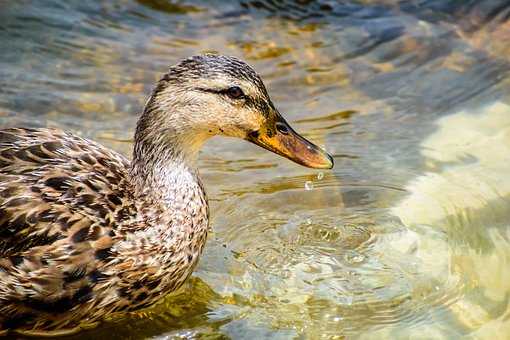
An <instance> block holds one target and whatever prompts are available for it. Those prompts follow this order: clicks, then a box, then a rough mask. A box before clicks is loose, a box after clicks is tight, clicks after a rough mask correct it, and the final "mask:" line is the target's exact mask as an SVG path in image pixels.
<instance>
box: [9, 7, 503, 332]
mask: <svg viewBox="0 0 510 340" xmlns="http://www.w3.org/2000/svg"><path fill="white" fill-rule="evenodd" d="M509 18H510V5H509V4H508V2H507V1H454V0H450V1H447V0H444V1H440V0H414V1H411V0H409V1H398V0H386V1H370V0H364V1H353V0H351V1H344V2H341V3H340V2H334V1H326V0H323V1H297V0H296V1H290V0H287V1H282V2H276V1H269V0H258V1H241V2H225V1H170V0H138V1H133V0H117V1H109V2H101V1H66V2H64V1H38V2H31V1H9V2H8V1H3V2H0V46H2V50H1V52H0V124H1V125H2V126H53V127H59V128H63V129H66V130H71V131H73V132H75V133H77V134H80V135H82V136H86V137H90V138H93V139H95V140H97V141H99V142H101V143H103V144H105V145H107V146H109V147H112V148H114V149H116V150H118V151H120V152H123V153H125V154H126V155H129V150H130V148H131V137H132V131H133V127H134V124H135V122H136V117H137V115H138V113H139V112H140V110H141V108H142V106H143V104H144V102H145V98H146V95H147V94H148V93H149V91H150V90H151V87H152V86H153V84H154V82H155V81H156V80H157V79H158V77H160V75H161V74H162V73H163V72H164V71H165V69H166V68H167V67H168V65H171V64H173V63H175V62H176V61H177V60H179V59H180V58H182V57H185V56H188V55H191V54H196V53H200V52H206V51H216V52H220V53H223V54H231V55H236V56H239V57H241V58H243V59H246V60H247V61H248V62H249V63H250V64H252V65H253V66H254V67H255V68H256V69H257V70H258V71H259V72H260V74H261V75H262V77H263V78H264V80H265V82H266V85H267V86H268V89H269V92H270V94H271V96H272V98H273V101H274V102H275V104H276V105H277V107H278V108H279V109H280V111H281V112H282V113H284V115H285V116H286V117H287V118H288V120H289V121H290V122H292V124H293V125H294V127H295V129H296V130H298V131H300V132H302V133H303V134H304V135H305V136H307V137H309V138H310V139H312V140H314V141H315V142H317V143H318V144H320V145H323V146H324V147H325V148H326V149H327V150H328V151H330V153H332V154H333V155H334V156H335V162H336V166H335V168H334V170H333V171H322V172H320V171H313V170H310V169H305V168H302V167H299V166H297V165H294V164H292V163H290V162H289V161H287V160H285V159H280V158H278V157H277V156H275V155H273V154H270V153H268V152H265V151H264V150H262V149H259V148H257V147H255V146H252V145H248V144H247V143H246V142H243V141H237V140H229V139H221V138H218V139H215V140H212V141H211V142H209V143H208V144H207V146H206V147H205V149H204V150H203V152H202V153H201V156H200V167H201V173H202V176H203V178H204V181H205V184H206V187H207V189H208V194H209V198H210V203H211V208H212V209H211V210H212V228H213V232H212V233H211V235H210V237H209V241H208V245H207V247H206V250H205V253H204V255H203V257H202V259H201V262H200V265H199V267H198V269H197V270H196V273H195V275H194V277H193V278H192V279H191V280H190V281H189V283H188V284H187V285H186V286H185V287H183V289H181V290H180V291H179V292H177V293H176V294H173V295H172V296H170V297H168V298H167V299H166V300H165V301H164V302H163V303H162V304H160V305H158V306H157V307H155V308H153V309H151V310H148V311H145V312H142V313H139V314H137V315H133V316H131V317H127V318H125V319H122V320H114V321H111V322H107V323H106V324H104V325H102V326H100V327H99V328H97V329H94V330H91V331H87V332H84V333H82V334H80V336H78V338H82V339H87V338H89V339H92V338H98V337H108V338H110V339H121V338H131V339H141V338H150V337H153V338H157V339H167V338H174V337H178V338H200V337H204V338H239V339H243V338H252V339H253V338H268V339H289V338H310V339H319V338H324V339H342V338H349V339H352V338H359V339H373V338H376V339H394V338H426V339H430V338H433V339H451V338H459V337H461V336H465V337H468V338H474V339H488V338H491V339H498V338H499V339H505V338H507V337H508V335H507V334H510V306H509V302H510V298H509V296H510V284H509V282H510V233H509V230H510V229H509V227H510V224H509V221H510V219H509V217H510V178H509V177H508V172H509V171H508V170H509V164H510V156H509V155H510V105H509V104H510V96H509V93H510V91H509V90H510V77H509V75H510V73H509V70H510V57H509V56H510V44H509V43H508V41H510V33H509V32H510V20H509Z"/></svg>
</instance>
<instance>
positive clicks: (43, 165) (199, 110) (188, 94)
mask: <svg viewBox="0 0 510 340" xmlns="http://www.w3.org/2000/svg"><path fill="white" fill-rule="evenodd" d="M217 135H221V136H226V137H235V138H241V139H244V140H246V141H249V142H251V143H254V144H256V145H258V146H260V147H262V148H264V149H266V150H268V151H271V152H274V153H276V154H278V155H280V156H283V157H286V158H288V159H290V160H292V161H294V162H296V163H298V164H300V165H303V166H306V167H310V168H317V169H331V168H332V167H333V158H332V157H331V156H330V155H329V154H328V153H327V152H325V151H324V150H323V149H321V148H320V147H318V146H316V145H315V144H313V143H312V142H310V141H308V140H307V139H305V138H304V137H302V136H301V135H299V134H298V133H297V132H295V131H294V130H293V129H292V128H291V126H290V125H289V124H288V123H287V122H286V121H285V119H284V118H283V117H282V115H281V114H280V113H279V111H278V110H277V109H276V107H275V106H274V104H273V103H272V101H271V99H270V97H269V95H268V92H267V90H266V88H265V86H264V83H263V82H262V80H261V78H260V76H259V75H258V74H257V73H256V71H255V70H254V69H253V68H252V67H251V66H249V65H248V64H247V63H246V62H244V61H242V60H241V59H238V58H236V57H231V56H224V55H217V54H204V55H196V56H192V57H188V58H186V59H184V60H182V61H180V62H179V63H177V64H176V65H173V66H171V67H169V69H168V71H167V72H166V73H165V74H164V75H163V76H162V77H161V79H160V80H159V81H158V82H157V84H156V86H155V88H154V89H153V91H152V93H151V94H150V96H149V98H148V100H147V102H146V104H145V107H144V109H143V111H142V113H141V115H140V117H139V118H138V121H137V124H136V129H135V133H134V143H133V153H132V158H131V160H128V158H126V157H125V156H123V155H121V154H119V153H117V152H115V151H113V150H110V149H108V148H107V147H105V146H102V145H101V144H99V143H96V142H94V141H92V140H88V139H85V138H82V137H79V136H77V135H74V134H72V133H70V132H65V131H62V130H58V129H52V128H21V127H20V128H5V129H1V130H0V253H1V256H0V335H6V334H21V335H30V336H59V335H68V334H73V333H76V332H79V331H81V330H84V329H88V328H91V327H95V326H97V325H98V324H99V323H100V322H101V321H104V320H105V319H109V318H111V317H114V316H116V315H121V314H122V313H129V312H132V311H137V310H140V309H143V308H147V307H149V306H151V305H153V304H154V303H156V302H157V301H159V300H161V299H162V298H163V297H164V296H165V295H166V294H168V293H170V292H173V291H175V290H176V289H178V288H179V287H181V286H182V285H183V283H184V282H185V281H186V280H187V279H188V277H189V276H190V275H191V273H192V272H193V270H194V268H195V267H196V265H197V262H198V259H199V257H200V255H201V254H202V251H203V249H204V245H205V243H206V239H207V234H208V230H209V208H208V203H207V198H206V193H205V189H204V185H203V183H202V181H201V180H200V176H199V172H198V169H197V159H198V153H199V150H200V149H201V147H202V146H203V144H204V143H205V142H206V141H207V140H208V139H209V138H211V137H213V136H217Z"/></svg>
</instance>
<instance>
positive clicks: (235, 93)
mask: <svg viewBox="0 0 510 340" xmlns="http://www.w3.org/2000/svg"><path fill="white" fill-rule="evenodd" d="M197 90H199V91H202V92H209V93H216V94H223V95H227V96H229V97H230V98H232V99H242V98H247V96H246V95H245V94H244V92H243V90H241V88H240V87H239V86H232V87H229V88H228V89H222V90H215V89H207V88H200V87H199V88H197Z"/></svg>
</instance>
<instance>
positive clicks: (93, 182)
mask: <svg viewBox="0 0 510 340" xmlns="http://www.w3.org/2000/svg"><path fill="white" fill-rule="evenodd" d="M180 167H181V169H178V166H177V167H176V168H174V169H172V170H173V171H178V172H180V173H179V175H176V176H174V178H173V181H174V186H173V190H165V193H163V192H161V191H160V192H158V195H156V196H154V193H152V194H151V195H150V196H145V197H144V198H143V199H141V198H140V197H139V196H138V195H139V194H138V193H137V192H136V188H135V186H134V185H133V184H132V182H131V180H130V178H129V162H128V161H127V160H126V159H125V158H124V157H123V156H121V155H119V154H117V153H115V152H113V151H111V150H108V149H106V148H104V147H102V146H101V145H99V144H96V143H94V142H92V141H89V140H85V139H81V138H79V137H76V136H73V135H71V134H69V133H65V132H61V131H58V130H51V129H37V130H34V129H6V130H2V131H0V217H1V220H0V223H1V226H0V251H1V254H2V258H1V260H0V322H1V324H2V325H3V328H4V329H6V328H18V327H20V328H21V329H23V328H27V330H26V332H29V331H28V330H30V329H33V331H34V332H43V331H50V332H51V331H55V330H66V331H72V330H74V328H76V327H77V326H79V325H80V324H81V325H82V326H83V325H86V324H88V323H93V322H96V321H98V320H99V319H101V318H102V317H103V316H105V315H108V314H110V313H112V312H120V311H130V310H136V309H139V308H142V307H145V306H148V305H150V304H151V303H152V302H154V301H155V300H156V299H158V298H159V297H160V296H161V294H163V293H165V292H169V291H172V290H174V289H176V288H178V287H179V286H180V285H181V284H182V283H183V282H184V280H185V279H186V278H187V277H188V276H189V275H190V274H191V272H192V270H193V267H194V265H195V264H196V262H197V260H198V256H199V254H200V253H201V251H202V248H203V246H204V244H205V239H206V235H207V204H206V201H205V195H204V192H203V189H202V187H201V185H200V182H199V180H198V177H196V173H194V172H193V171H192V170H190V169H185V167H184V166H183V165H180ZM186 173H187V174H186ZM158 196H160V197H162V196H165V200H166V201H164V202H163V201H162V198H161V200H160V199H159V198H158ZM169 205H171V206H172V209H168V206H169ZM27 326H29V327H27Z"/></svg>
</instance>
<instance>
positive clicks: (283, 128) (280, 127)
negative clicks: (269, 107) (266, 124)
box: [276, 122, 289, 135]
mask: <svg viewBox="0 0 510 340" xmlns="http://www.w3.org/2000/svg"><path fill="white" fill-rule="evenodd" d="M276 130H278V132H280V133H282V134H284V135H288V134H289V128H288V127H287V125H285V124H283V123H281V122H277V123H276Z"/></svg>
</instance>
